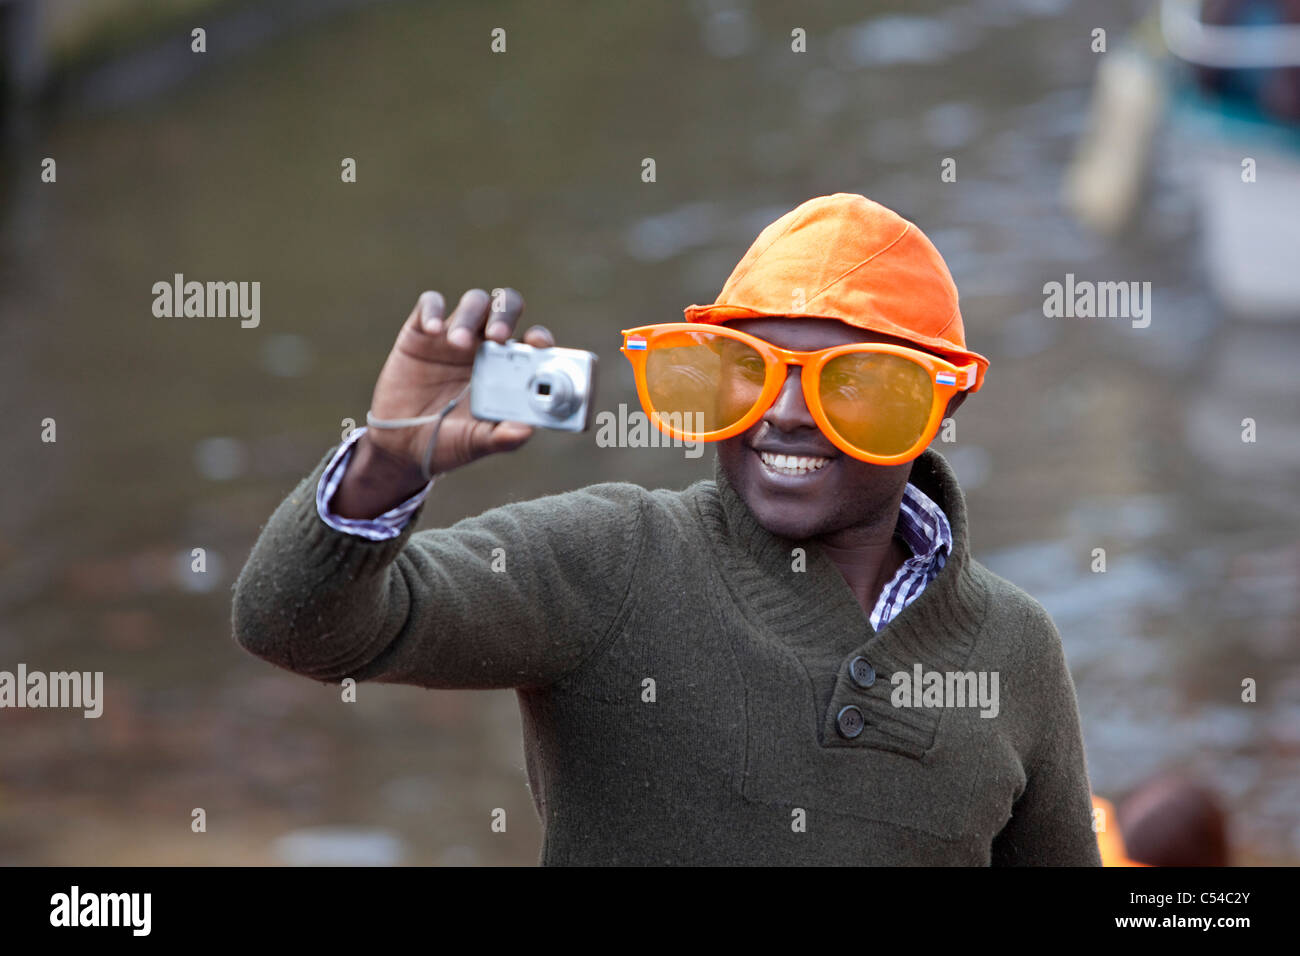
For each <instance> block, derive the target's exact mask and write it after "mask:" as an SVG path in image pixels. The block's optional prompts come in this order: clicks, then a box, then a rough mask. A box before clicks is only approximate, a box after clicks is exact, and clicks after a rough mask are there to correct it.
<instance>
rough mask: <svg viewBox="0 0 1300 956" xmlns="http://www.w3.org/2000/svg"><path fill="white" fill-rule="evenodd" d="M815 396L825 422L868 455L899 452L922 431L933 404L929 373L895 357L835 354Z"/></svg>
mask: <svg viewBox="0 0 1300 956" xmlns="http://www.w3.org/2000/svg"><path fill="white" fill-rule="evenodd" d="M818 393H819V394H818V397H819V398H820V399H821V405H822V410H823V411H824V412H825V414H826V419H827V420H828V421H829V422H830V423H831V426H832V427H833V428H834V429H835V430H836V431H837V432H839V434H840V436H841V437H842V438H843V439H844V440H845V441H847V442H848V443H849V444H851V445H853V446H854V447H855V448H859V449H861V450H863V451H865V452H868V453H869V454H873V455H880V456H882V457H885V456H892V455H901V454H903V453H904V452H906V451H909V450H911V449H912V448H913V447H915V445H916V443H917V442H918V441H919V440H920V438H921V436H922V435H923V434H924V433H925V426H926V425H927V424H929V421H930V410H931V407H932V406H933V403H934V383H933V382H932V381H931V375H930V372H929V371H928V370H927V369H925V368H923V367H922V366H921V365H918V364H917V363H916V362H913V361H911V360H910V359H906V358H903V357H902V356H901V355H889V354H885V353H871V352H857V353H849V354H846V355H837V356H836V357H835V358H833V359H831V360H830V361H829V362H827V363H826V364H825V365H824V366H822V370H821V375H820V376H819V378H818Z"/></svg>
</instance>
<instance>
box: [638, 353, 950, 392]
mask: <svg viewBox="0 0 1300 956" xmlns="http://www.w3.org/2000/svg"><path fill="white" fill-rule="evenodd" d="M643 347H644V346H643ZM934 380H935V381H936V382H938V383H939V384H940V385H956V384H957V376H956V375H954V374H952V372H935V373H934Z"/></svg>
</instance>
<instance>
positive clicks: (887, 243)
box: [234, 193, 1100, 865]
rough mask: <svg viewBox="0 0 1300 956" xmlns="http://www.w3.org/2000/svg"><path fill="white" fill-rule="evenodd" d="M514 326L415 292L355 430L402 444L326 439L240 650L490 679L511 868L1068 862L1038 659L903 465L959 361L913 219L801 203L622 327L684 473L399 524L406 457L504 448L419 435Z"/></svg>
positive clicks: (946, 475) (259, 581)
mask: <svg viewBox="0 0 1300 956" xmlns="http://www.w3.org/2000/svg"><path fill="white" fill-rule="evenodd" d="M522 307H523V303H522V300H521V299H520V298H519V296H518V295H517V294H516V293H513V292H510V293H509V294H508V295H507V301H506V303H505V306H504V308H503V309H502V310H501V311H492V312H489V308H488V296H487V294H486V293H484V292H482V291H481V290H471V291H470V292H467V293H466V294H465V295H464V297H462V299H461V300H460V303H459V304H458V306H457V307H456V308H455V310H454V311H453V312H452V313H451V315H450V316H447V315H445V309H444V305H443V302H442V299H441V297H440V296H438V295H437V294H436V293H425V294H424V295H423V296H421V297H420V300H419V302H418V303H417V305H416V308H415V310H414V311H413V312H412V313H411V316H410V317H409V318H408V320H407V322H406V324H405V325H404V326H403V328H402V330H401V332H400V333H399V335H398V338H397V342H396V344H395V346H394V348H393V350H392V353H391V354H390V355H389V358H388V361H387V362H386V363H385V365H384V368H383V370H382V371H381V373H380V376H379V381H378V383H377V385H376V387H375V392H374V398H373V403H372V408H371V414H372V417H373V420H374V421H375V422H378V423H381V424H384V425H393V424H396V425H398V426H401V424H402V423H403V422H405V421H407V420H409V419H411V418H416V419H421V420H422V424H420V425H419V426H418V427H414V426H413V427H391V428H389V427H385V428H372V429H367V430H366V431H365V432H364V433H360V434H359V437H358V436H357V435H354V436H353V437H352V440H351V441H350V442H348V443H345V444H344V445H343V446H341V447H340V448H339V449H337V450H335V451H333V452H331V453H330V454H329V455H327V456H326V458H325V459H324V460H323V461H322V462H321V463H320V464H319V465H318V466H317V468H316V469H315V470H314V471H313V472H312V474H311V475H309V476H308V477H307V479H306V480H305V481H304V482H303V483H302V484H301V485H300V486H299V487H298V489H297V490H295V491H294V492H293V493H292V494H291V495H290V496H289V497H288V499H287V500H286V501H285V502H284V503H283V504H281V505H280V507H279V509H278V510H277V511H276V512H275V514H274V515H273V516H272V518H271V520H270V522H269V523H268V525H267V526H266V528H265V529H264V530H263V532H262V535H261V537H260V539H259V540H258V542H257V545H256V547H255V548H254V550H253V553H252V555H251V557H250V558H249V560H248V563H247V565H246V566H245V567H244V570H243V572H242V573H241V575H240V578H239V582H238V584H237V585H236V593H235V600H234V624H235V633H236V635H237V638H238V640H239V641H240V643H241V644H242V645H243V646H244V647H245V648H247V649H248V650H250V651H252V652H253V653H255V654H258V655H259V656H261V657H264V658H266V659H267V660H269V661H272V662H274V663H276V664H278V665H280V666H283V667H287V668H290V669H292V670H294V671H296V672H298V673H300V674H304V675H307V676H310V677H314V678H317V679H319V680H326V681H339V680H341V679H343V678H345V677H352V678H355V679H356V680H358V681H360V680H377V681H387V682H398V683H409V684H416V685H419V686H422V687H439V688H451V687H455V688H502V687H512V688H515V689H516V690H517V692H518V697H519V704H520V710H521V715H522V718H523V725H524V733H525V745H526V747H525V749H526V754H527V763H528V776H529V782H530V785H531V790H532V795H533V799H534V801H535V804H536V807H537V811H538V814H539V815H540V817H541V820H542V824H543V827H544V834H545V836H544V842H543V847H542V853H541V862H542V863H546V864H559V863H588V864H609V863H649V864H729V863H740V864H964V865H987V864H991V863H992V864H1086V865H1099V863H1100V859H1099V856H1098V850H1097V843H1096V839H1095V836H1094V834H1093V831H1092V825H1091V819H1092V818H1091V804H1090V791H1089V781H1088V775H1087V769H1086V766H1085V762H1084V753H1083V744H1082V740H1081V738H1080V731H1079V718H1078V712H1077V708H1076V701H1075V693H1074V686H1073V683H1072V681H1071V679H1070V675H1069V672H1068V671H1067V669H1066V666H1065V661H1064V657H1063V654H1062V651H1061V644H1060V639H1059V637H1058V636H1057V633H1056V631H1055V628H1054V627H1053V625H1052V622H1051V620H1050V618H1049V617H1048V616H1047V614H1046V612H1045V611H1044V610H1043V608H1042V607H1041V606H1040V605H1039V604H1037V603H1036V602H1035V601H1034V600H1033V599H1032V598H1030V597H1029V596H1028V595H1026V594H1025V593H1023V592H1022V591H1020V590H1018V589H1017V588H1015V587H1014V586H1013V585H1011V584H1009V583H1008V582H1006V581H1004V580H1002V579H1001V578H998V577H996V576H995V575H993V574H992V573H991V572H989V571H988V570H987V569H985V568H984V567H983V566H981V565H980V564H979V563H978V562H976V561H975V560H974V559H973V558H972V557H971V556H970V553H969V547H968V540H967V519H966V506H965V501H964V498H963V496H962V493H961V490H960V489H959V488H958V486H957V483H956V479H955V478H954V476H953V473H952V471H951V470H950V469H949V467H948V465H947V464H946V462H945V461H944V460H943V458H942V457H940V456H939V455H938V454H936V453H935V452H933V451H929V450H927V448H926V446H927V445H928V443H929V441H930V440H931V439H933V437H934V435H935V433H936V431H937V429H938V427H939V424H940V422H941V421H942V419H943V417H944V416H946V415H949V414H951V413H952V412H953V411H954V410H955V409H956V407H957V406H958V405H960V404H961V403H962V401H963V400H964V398H965V395H966V394H967V393H968V392H969V391H973V390H976V389H978V388H979V386H980V385H981V384H982V379H983V374H984V370H985V368H986V367H987V365H988V362H987V360H986V359H985V358H984V357H983V356H981V355H979V354H978V353H975V352H970V351H968V350H967V349H966V348H965V342H964V332H963V327H962V322H961V315H960V312H959V310H958V307H957V290H956V288H955V286H954V285H953V282H952V278H951V276H950V275H949V273H948V270H947V267H946V266H945V265H944V263H943V260H942V258H941V257H940V256H939V253H938V251H937V250H935V248H934V246H933V245H931V243H930V242H929V240H928V239H926V238H925V236H924V235H923V234H922V233H921V231H920V230H919V229H918V228H917V227H916V226H915V225H913V224H911V223H909V222H907V221H906V220H904V219H902V218H901V217H899V216H898V215H896V214H895V213H893V212H891V211H890V210H888V209H886V208H884V207H883V206H881V205H879V204H877V203H874V202H871V201H870V200H867V199H865V198H864V197H862V196H857V195H849V194H843V193H840V194H836V195H833V196H824V197H819V198H817V199H813V200H810V201H809V202H807V203H804V204H803V205H801V206H799V207H798V208H797V209H795V210H793V211H792V212H790V213H788V214H787V215H785V216H783V217H782V218H781V219H779V220H777V221H776V222H774V223H773V224H771V225H770V226H768V227H767V228H766V229H765V230H764V231H763V233H762V234H761V235H760V236H759V237H758V239H757V240H756V241H755V243H754V245H753V246H752V247H751V248H750V250H749V251H748V252H747V253H746V255H745V257H744V258H743V259H742V260H741V262H740V264H739V265H738V266H737V267H736V270H735V272H734V273H733V274H732V276H731V277H730V279H728V281H727V283H726V285H725V286H724V287H723V290H722V293H721V295H720V296H719V298H718V301H717V302H715V303H714V304H713V305H710V306H692V307H690V308H688V309H687V310H686V318H687V320H688V322H687V323H677V324H671V325H664V326H646V327H643V328H641V329H636V330H629V331H627V332H625V333H624V353H625V355H626V356H627V357H628V359H629V360H630V361H631V362H632V363H633V367H634V370H635V372H636V378H637V387H638V392H639V394H640V395H641V399H642V402H643V404H645V406H646V410H647V412H648V413H650V414H652V415H653V416H655V420H656V421H657V422H664V423H665V424H664V425H663V427H665V428H668V429H671V428H672V427H677V428H678V429H679V430H682V429H685V428H686V427H687V426H686V425H681V424H679V425H677V426H672V425H669V424H667V422H669V421H676V422H679V423H681V422H691V421H693V419H692V417H691V416H692V415H695V416H702V417H703V420H702V421H699V422H697V423H696V426H695V429H694V430H693V431H690V432H689V433H687V437H693V438H701V440H716V441H718V442H719V443H720V444H719V445H718V457H717V465H716V468H715V477H714V480H712V481H702V482H697V483H696V484H694V485H692V486H691V487H689V488H687V489H686V490H684V491H667V490H658V491H648V490H646V489H644V488H641V487H639V486H637V485H633V484H626V483H608V484H599V485H593V486H591V487H588V488H584V489H581V490H577V491H572V492H568V493H566V494H562V495H555V496H550V497H546V498H541V499H538V500H534V501H525V502H517V503H513V504H509V505H506V506H504V507H500V508H496V509H493V510H490V511H488V512H486V513H484V514H482V515H479V516H478V517H475V518H470V519H466V520H464V521H461V522H459V523H457V524H455V525H453V526H452V527H450V528H446V529H440V530H435V531H425V532H421V533H419V534H412V531H411V525H412V523H413V521H414V518H415V515H416V514H417V513H418V510H419V507H420V503H421V502H422V501H423V495H424V494H426V493H427V491H428V484H427V482H426V479H425V472H424V469H423V468H422V463H423V462H424V460H425V455H426V454H427V453H429V448H430V441H431V438H436V443H435V444H434V445H433V450H432V458H431V465H430V467H429V469H428V471H429V472H431V473H432V474H434V475H435V476H436V475H437V474H441V473H443V472H446V471H449V470H450V469H452V468H457V467H463V466H465V465H467V464H469V463H470V462H472V461H475V460H476V459H479V458H482V457H484V456H486V455H489V454H491V453H493V452H500V451H507V450H510V449H513V448H517V447H518V446H519V445H520V444H522V443H523V442H524V441H526V440H527V439H528V437H529V435H530V429H528V428H527V427H525V426H522V425H519V424H517V423H491V422H481V421H475V420H473V419H472V418H470V417H469V416H468V415H467V414H466V410H465V409H464V407H463V406H457V407H456V408H455V409H454V410H453V411H451V412H450V413H448V414H446V417H445V418H444V419H442V420H441V421H438V422H436V423H434V422H430V421H428V419H429V417H430V416H431V415H435V414H436V413H439V412H440V411H445V410H446V409H447V407H448V406H449V404H450V403H451V402H452V400H454V399H456V398H457V397H458V396H460V395H461V394H462V393H463V391H464V388H465V384H466V383H467V382H468V379H469V375H470V369H471V366H472V361H473V355H474V352H475V349H476V347H477V343H478V342H479V341H480V340H481V339H482V337H483V336H484V335H486V337H488V338H491V339H494V340H497V341H504V340H505V339H506V338H507V337H509V335H510V334H511V332H512V331H513V329H514V327H515V325H516V323H517V321H518V318H519V314H520V312H521V310H522ZM524 341H525V342H527V343H529V344H532V345H535V346H539V347H540V346H548V345H551V344H552V341H551V336H550V334H549V333H548V332H547V331H546V330H545V329H541V328H538V327H533V328H532V329H530V330H529V331H528V332H527V333H526V334H525V336H524ZM678 412H685V413H686V414H685V415H684V416H681V415H676V413H678ZM374 416H377V417H374ZM674 416H676V417H674ZM435 428H436V429H438V430H437V432H436V434H435V432H434V429H435ZM502 563H504V570H500V568H501V564H502ZM494 564H495V567H496V568H497V570H494ZM913 684H915V686H912V685H913ZM977 688H978V692H977ZM990 690H991V694H990V693H987V692H988V691H990ZM977 697H978V700H977V699H976V698H977Z"/></svg>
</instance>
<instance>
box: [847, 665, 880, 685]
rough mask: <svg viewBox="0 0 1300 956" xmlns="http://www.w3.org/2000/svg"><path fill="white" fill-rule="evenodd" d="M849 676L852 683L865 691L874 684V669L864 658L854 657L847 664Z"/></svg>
mask: <svg viewBox="0 0 1300 956" xmlns="http://www.w3.org/2000/svg"><path fill="white" fill-rule="evenodd" d="M849 676H850V677H852V678H853V683H855V684H857V685H858V686H859V687H862V688H864V689H865V688H867V687H870V686H871V685H872V684H874V683H875V682H876V669H875V668H874V667H872V666H871V662H870V661H868V660H867V659H866V658H865V657H855V658H853V661H852V663H850V664H849Z"/></svg>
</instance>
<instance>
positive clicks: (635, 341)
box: [627, 335, 645, 352]
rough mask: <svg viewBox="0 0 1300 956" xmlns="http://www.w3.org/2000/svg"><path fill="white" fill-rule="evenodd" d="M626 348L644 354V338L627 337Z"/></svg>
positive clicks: (636, 336) (639, 336) (638, 336)
mask: <svg viewBox="0 0 1300 956" xmlns="http://www.w3.org/2000/svg"><path fill="white" fill-rule="evenodd" d="M627 347H628V348H629V349H635V350H637V351H640V352H644V351H645V336H642V335H629V336H628V337H627Z"/></svg>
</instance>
